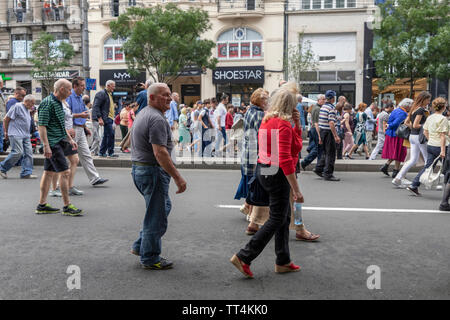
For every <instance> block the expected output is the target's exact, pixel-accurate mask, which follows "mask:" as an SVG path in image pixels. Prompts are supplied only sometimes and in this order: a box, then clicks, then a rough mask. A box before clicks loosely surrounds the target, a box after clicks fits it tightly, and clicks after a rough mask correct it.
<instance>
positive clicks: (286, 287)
mask: <svg viewBox="0 0 450 320" xmlns="http://www.w3.org/2000/svg"><path fill="white" fill-rule="evenodd" d="M99 171H100V173H101V175H102V176H103V177H106V178H109V179H110V182H109V183H108V184H106V185H105V186H104V187H96V188H94V187H90V186H89V185H88V181H87V178H86V176H85V174H84V172H83V171H82V169H81V168H80V171H79V173H78V174H77V177H76V185H77V186H78V187H79V188H80V189H82V190H84V191H85V192H86V194H85V195H84V196H81V197H74V198H73V203H74V204H75V205H77V206H79V207H81V208H83V209H84V210H85V211H86V212H87V214H86V215H85V216H83V217H65V216H61V215H46V216H38V215H36V214H34V209H35V206H36V205H37V201H38V198H39V180H20V179H18V178H17V177H18V174H19V171H18V169H17V168H14V169H13V170H12V171H11V172H10V173H9V177H10V178H9V179H8V180H0V204H1V205H0V218H1V223H0V244H1V245H0V257H1V258H0V261H1V262H0V299H225V300H226V299H449V298H450V270H449V267H448V262H449V261H450V250H449V249H450V235H449V232H448V230H449V226H450V213H442V212H433V211H429V212H414V213H411V212H407V211H406V212H398V213H393V212H389V211H388V212H365V211H363V212H360V211H356V212H354V211H346V210H344V211H333V210H318V211H313V210H305V211H304V220H305V222H306V224H307V226H308V228H309V229H310V230H311V231H313V232H315V233H320V234H321V236H322V237H321V241H320V242H318V243H304V242H298V241H294V232H293V231H291V232H292V233H291V242H290V250H291V257H292V260H293V261H294V262H296V263H298V264H300V265H301V267H302V270H301V271H300V272H299V273H291V274H284V275H279V274H275V273H274V272H273V268H274V261H275V254H274V244H273V240H272V241H271V242H270V243H269V245H268V247H267V248H266V249H265V250H264V251H263V253H262V254H261V255H260V256H259V257H258V258H257V259H256V260H255V261H254V263H253V264H252V270H253V272H254V274H255V279H252V280H249V279H245V278H244V277H243V276H242V275H241V274H240V273H239V272H238V271H237V270H236V269H235V268H234V267H233V266H232V265H231V264H230V263H229V258H230V257H231V256H232V254H234V253H235V252H237V251H238V250H239V249H240V248H241V247H242V246H244V245H245V243H246V242H247V241H248V240H249V237H248V236H247V235H245V233H244V231H245V228H246V225H247V222H246V221H245V219H244V217H243V215H242V214H241V213H240V212H239V211H238V210H237V209H230V208H220V207H217V206H218V205H239V204H241V201H236V200H233V197H234V193H235V190H236V187H237V185H238V182H239V179H240V172H239V171H232V170H227V171H218V170H182V174H183V175H184V176H185V178H186V180H187V181H188V189H187V192H186V193H184V194H181V195H175V186H174V185H172V186H171V197H172V201H173V210H172V212H171V214H170V217H169V228H168V231H167V233H166V235H165V236H164V238H163V255H164V256H166V257H168V258H169V259H171V260H173V261H174V263H175V268H174V269H172V270H167V271H151V270H144V269H142V268H141V267H140V265H139V260H138V258H137V257H136V256H133V255H131V254H130V253H129V249H130V246H131V244H132V242H133V241H134V240H135V238H136V237H137V235H138V232H139V229H140V226H141V222H142V218H143V214H144V201H143V198H142V197H141V196H140V195H138V193H137V190H136V188H135V187H134V185H133V183H132V180H131V176H130V170H129V169H119V168H117V169H116V168H114V169H102V168H100V169H99ZM35 173H36V174H38V175H39V176H40V175H41V173H42V168H37V169H36V172H35ZM337 175H338V176H339V177H341V178H343V181H342V182H339V183H331V182H324V181H321V180H319V179H318V178H317V177H316V176H315V175H314V174H313V173H311V172H307V173H304V174H302V175H301V176H300V184H301V187H302V191H303V193H304V195H305V201H306V203H305V204H304V206H305V207H310V208H311V207H313V208H316V207H325V208H328V209H330V208H331V209H332V208H343V207H344V208H381V209H382V208H384V209H422V210H436V209H437V206H438V204H439V202H440V198H441V195H442V193H441V192H437V191H423V194H424V196H423V197H421V198H416V197H413V196H410V195H409V193H408V192H407V191H406V190H396V189H394V188H393V186H392V185H391V183H390V181H391V179H389V178H385V177H383V176H382V174H378V173H350V172H345V173H344V172H342V173H337ZM408 178H412V177H410V176H409V177H408ZM49 202H50V203H51V204H52V205H59V206H61V207H62V200H61V199H55V198H50V201H49ZM70 265H76V266H78V267H79V268H80V271H81V277H80V279H81V288H80V289H73V290H70V291H69V290H68V288H67V286H66V282H67V280H68V278H69V276H71V274H67V273H66V271H67V268H68V266H70ZM371 265H376V266H378V267H379V268H380V269H379V270H380V272H381V278H380V279H381V289H373V290H369V289H368V287H367V279H368V277H369V276H371V274H368V273H367V272H366V271H367V268H368V267H369V266H371Z"/></svg>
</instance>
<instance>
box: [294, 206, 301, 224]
mask: <svg viewBox="0 0 450 320" xmlns="http://www.w3.org/2000/svg"><path fill="white" fill-rule="evenodd" d="M294 224H295V225H296V226H301V225H302V224H303V218H302V204H301V203H298V202H294Z"/></svg>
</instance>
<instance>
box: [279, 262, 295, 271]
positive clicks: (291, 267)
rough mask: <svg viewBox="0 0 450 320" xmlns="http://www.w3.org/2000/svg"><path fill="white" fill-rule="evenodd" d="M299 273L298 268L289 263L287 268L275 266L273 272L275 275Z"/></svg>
mask: <svg viewBox="0 0 450 320" xmlns="http://www.w3.org/2000/svg"><path fill="white" fill-rule="evenodd" d="M297 271H300V266H297V265H295V264H294V263H293V262H291V263H290V264H289V265H287V266H279V265H277V264H276V265H275V272H276V273H286V272H297Z"/></svg>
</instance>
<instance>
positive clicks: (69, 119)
mask: <svg viewBox="0 0 450 320" xmlns="http://www.w3.org/2000/svg"><path fill="white" fill-rule="evenodd" d="M62 105H63V110H64V126H65V127H66V129H69V130H70V129H72V128H73V115H72V111H71V110H70V108H69V105H68V104H67V102H65V101H64V102H63V103H62Z"/></svg>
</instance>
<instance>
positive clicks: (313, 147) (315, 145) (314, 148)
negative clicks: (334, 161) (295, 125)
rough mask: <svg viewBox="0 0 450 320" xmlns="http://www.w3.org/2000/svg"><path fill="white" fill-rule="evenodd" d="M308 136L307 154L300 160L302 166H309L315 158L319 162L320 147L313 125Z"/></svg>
mask: <svg viewBox="0 0 450 320" xmlns="http://www.w3.org/2000/svg"><path fill="white" fill-rule="evenodd" d="M308 137H309V146H308V149H309V154H308V155H307V156H306V158H305V159H303V161H302V164H303V166H304V167H307V166H309V165H310V164H311V163H312V162H313V161H314V159H316V158H317V162H319V160H320V157H321V156H322V148H320V147H319V135H318V134H317V131H316V128H315V127H312V128H311V129H309V131H308Z"/></svg>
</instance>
